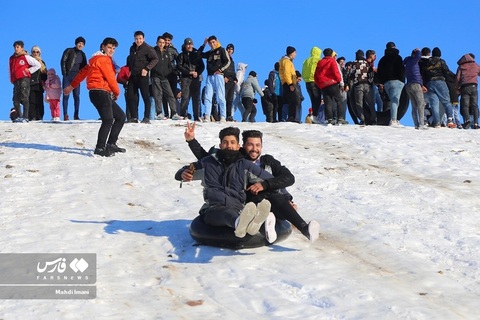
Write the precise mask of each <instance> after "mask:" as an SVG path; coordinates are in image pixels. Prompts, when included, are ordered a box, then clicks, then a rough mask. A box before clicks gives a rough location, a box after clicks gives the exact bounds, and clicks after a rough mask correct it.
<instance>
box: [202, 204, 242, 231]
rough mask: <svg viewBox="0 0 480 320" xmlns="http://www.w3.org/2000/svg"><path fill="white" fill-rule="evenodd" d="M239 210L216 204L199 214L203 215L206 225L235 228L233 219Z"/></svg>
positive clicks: (236, 216) (238, 213)
mask: <svg viewBox="0 0 480 320" xmlns="http://www.w3.org/2000/svg"><path fill="white" fill-rule="evenodd" d="M240 212H241V209H240V208H232V207H226V206H221V205H217V206H212V207H209V208H207V209H206V210H204V211H201V212H200V214H201V215H202V217H203V221H204V222H205V223H206V224H208V225H211V226H214V227H224V226H227V227H230V228H235V220H237V218H238V216H239V215H240Z"/></svg>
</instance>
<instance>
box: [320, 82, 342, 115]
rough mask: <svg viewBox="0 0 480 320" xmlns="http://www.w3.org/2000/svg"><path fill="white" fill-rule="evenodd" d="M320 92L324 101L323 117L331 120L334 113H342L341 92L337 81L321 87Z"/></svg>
mask: <svg viewBox="0 0 480 320" xmlns="http://www.w3.org/2000/svg"><path fill="white" fill-rule="evenodd" d="M322 93H323V101H324V102H325V119H326V120H332V119H333V118H334V114H336V115H337V116H340V115H342V114H343V113H342V94H341V93H340V87H339V86H338V83H336V84H332V85H331V86H328V87H325V88H323V89H322ZM334 109H335V111H334ZM337 120H338V119H337ZM343 120H345V119H343Z"/></svg>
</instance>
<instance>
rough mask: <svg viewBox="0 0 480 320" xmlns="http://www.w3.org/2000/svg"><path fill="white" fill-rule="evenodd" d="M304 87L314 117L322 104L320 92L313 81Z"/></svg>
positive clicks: (306, 83)
mask: <svg viewBox="0 0 480 320" xmlns="http://www.w3.org/2000/svg"><path fill="white" fill-rule="evenodd" d="M305 87H306V88H307V93H308V96H309V97H310V102H311V104H312V114H313V115H314V116H315V117H316V116H317V115H318V110H319V109H320V104H321V102H322V91H321V90H320V88H319V87H317V84H316V83H315V82H314V81H312V82H305Z"/></svg>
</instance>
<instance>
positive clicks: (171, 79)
mask: <svg viewBox="0 0 480 320" xmlns="http://www.w3.org/2000/svg"><path fill="white" fill-rule="evenodd" d="M167 79H168V83H169V84H170V90H172V92H173V94H174V96H175V92H176V91H177V83H178V78H177V73H176V72H172V73H170V74H169V75H168V77H167ZM175 99H176V97H175ZM162 104H163V110H164V111H165V116H166V117H168V116H170V118H171V117H173V116H174V115H175V114H177V113H178V112H177V107H176V104H175V106H174V108H173V110H175V112H174V113H172V108H171V107H170V103H169V102H168V98H167V97H165V95H164V96H163V98H162Z"/></svg>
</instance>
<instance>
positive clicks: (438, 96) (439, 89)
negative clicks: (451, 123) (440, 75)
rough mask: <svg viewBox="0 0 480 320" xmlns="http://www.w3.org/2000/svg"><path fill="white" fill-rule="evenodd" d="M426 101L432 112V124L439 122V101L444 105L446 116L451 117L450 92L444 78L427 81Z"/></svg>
mask: <svg viewBox="0 0 480 320" xmlns="http://www.w3.org/2000/svg"><path fill="white" fill-rule="evenodd" d="M427 89H428V92H427V93H428V102H429V103H430V108H432V112H433V124H434V125H437V124H439V123H440V111H439V110H440V104H439V103H440V102H441V103H442V105H443V106H444V107H445V112H446V114H447V118H448V119H449V120H451V119H452V118H453V107H452V103H451V102H450V93H449V91H448V87H447V83H446V82H445V81H444V80H430V81H429V82H428V83H427Z"/></svg>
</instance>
